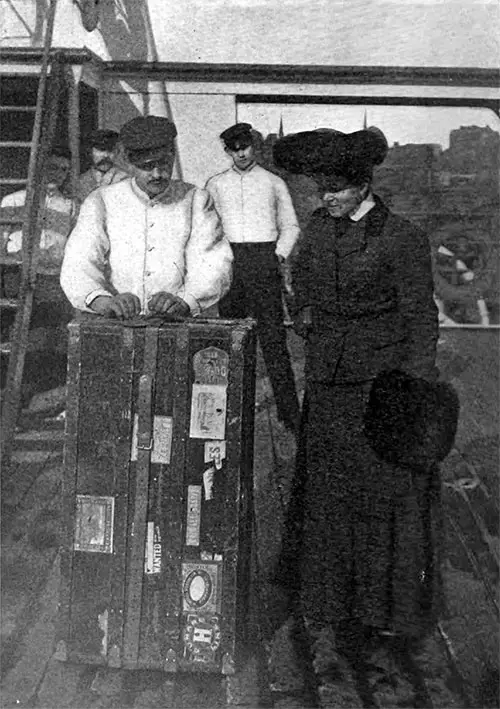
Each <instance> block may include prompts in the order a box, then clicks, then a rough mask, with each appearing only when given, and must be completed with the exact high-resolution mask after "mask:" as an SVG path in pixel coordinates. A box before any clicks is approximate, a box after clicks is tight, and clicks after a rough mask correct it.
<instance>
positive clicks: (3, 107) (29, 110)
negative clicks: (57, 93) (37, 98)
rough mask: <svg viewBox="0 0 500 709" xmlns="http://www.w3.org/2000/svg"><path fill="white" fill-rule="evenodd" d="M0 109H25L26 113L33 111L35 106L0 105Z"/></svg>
mask: <svg viewBox="0 0 500 709" xmlns="http://www.w3.org/2000/svg"><path fill="white" fill-rule="evenodd" d="M0 111H27V112H28V113H31V112H33V113H34V112H35V111H36V106H0Z"/></svg>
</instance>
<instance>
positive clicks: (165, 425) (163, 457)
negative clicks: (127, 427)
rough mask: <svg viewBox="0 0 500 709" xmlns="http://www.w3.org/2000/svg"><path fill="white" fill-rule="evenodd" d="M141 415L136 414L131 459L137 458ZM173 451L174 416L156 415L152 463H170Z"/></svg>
mask: <svg viewBox="0 0 500 709" xmlns="http://www.w3.org/2000/svg"><path fill="white" fill-rule="evenodd" d="M138 426H139V417H138V415H137V414H136V415H135V416H134V430H133V431H132V450H131V453H130V460H137V431H138ZM171 451H172V418H171V417H170V416H155V417H154V422H153V448H152V450H151V462H152V463H163V464H168V463H170V454H171Z"/></svg>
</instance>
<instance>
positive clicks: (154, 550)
mask: <svg viewBox="0 0 500 709" xmlns="http://www.w3.org/2000/svg"><path fill="white" fill-rule="evenodd" d="M144 573H145V574H160V573H161V535H160V527H159V526H158V525H157V524H155V522H148V524H147V529H146V557H145V560H144Z"/></svg>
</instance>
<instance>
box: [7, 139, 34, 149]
mask: <svg viewBox="0 0 500 709" xmlns="http://www.w3.org/2000/svg"><path fill="white" fill-rule="evenodd" d="M0 148H31V141H27V140H2V141H0Z"/></svg>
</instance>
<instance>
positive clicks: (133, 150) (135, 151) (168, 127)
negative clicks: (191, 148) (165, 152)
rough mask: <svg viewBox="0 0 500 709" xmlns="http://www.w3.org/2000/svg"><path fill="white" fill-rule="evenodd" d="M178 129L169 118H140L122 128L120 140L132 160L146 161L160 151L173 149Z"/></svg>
mask: <svg viewBox="0 0 500 709" xmlns="http://www.w3.org/2000/svg"><path fill="white" fill-rule="evenodd" d="M176 135H177V128H176V127H175V124H174V123H173V122H172V121H170V120H169V119H168V118H163V117H161V116H139V117H138V118H133V119H132V120H131V121H129V122H128V123H125V125H124V126H123V127H122V129H121V131H120V139H121V141H122V143H123V147H124V148H125V150H126V151H127V154H128V157H129V159H130V160H135V159H145V158H147V157H148V156H149V155H151V154H154V153H155V152H157V151H158V150H159V149H162V148H170V147H172V145H173V143H174V140H175V137H176Z"/></svg>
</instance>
